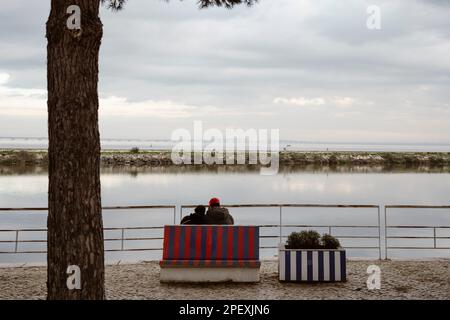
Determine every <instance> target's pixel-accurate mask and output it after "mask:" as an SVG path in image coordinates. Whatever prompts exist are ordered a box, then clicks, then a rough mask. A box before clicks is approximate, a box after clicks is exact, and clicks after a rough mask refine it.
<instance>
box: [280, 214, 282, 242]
mask: <svg viewBox="0 0 450 320" xmlns="http://www.w3.org/2000/svg"><path fill="white" fill-rule="evenodd" d="M282 210H283V209H282V206H280V243H283V211H282Z"/></svg>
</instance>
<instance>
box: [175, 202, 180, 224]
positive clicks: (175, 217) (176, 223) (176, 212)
mask: <svg viewBox="0 0 450 320" xmlns="http://www.w3.org/2000/svg"><path fill="white" fill-rule="evenodd" d="M180 221H181V219H180ZM173 224H177V207H176V206H173Z"/></svg>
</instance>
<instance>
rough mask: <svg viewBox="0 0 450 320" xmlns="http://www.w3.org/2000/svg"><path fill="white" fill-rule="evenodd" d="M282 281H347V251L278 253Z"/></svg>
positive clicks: (302, 250)
mask: <svg viewBox="0 0 450 320" xmlns="http://www.w3.org/2000/svg"><path fill="white" fill-rule="evenodd" d="M278 271H279V278H280V279H279V280H280V281H293V282H336V281H347V268H346V259H345V250H343V249H338V250H327V249H320V250H319V249H317V250H316V249H312V250H308V249H285V248H284V246H283V247H280V248H279V251H278Z"/></svg>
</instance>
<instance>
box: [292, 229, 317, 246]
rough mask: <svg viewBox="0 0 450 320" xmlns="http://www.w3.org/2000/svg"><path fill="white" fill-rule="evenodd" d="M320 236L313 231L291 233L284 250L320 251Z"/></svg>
mask: <svg viewBox="0 0 450 320" xmlns="http://www.w3.org/2000/svg"><path fill="white" fill-rule="evenodd" d="M320 248H321V245H320V234H319V233H318V232H317V231H314V230H308V231H301V232H292V233H291V234H290V235H289V236H288V239H287V243H286V249H320Z"/></svg>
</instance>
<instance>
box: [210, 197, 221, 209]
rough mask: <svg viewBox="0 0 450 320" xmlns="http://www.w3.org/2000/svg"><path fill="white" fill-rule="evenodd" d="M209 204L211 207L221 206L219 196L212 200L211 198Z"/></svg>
mask: <svg viewBox="0 0 450 320" xmlns="http://www.w3.org/2000/svg"><path fill="white" fill-rule="evenodd" d="M209 206H210V207H220V200H219V198H211V200H209Z"/></svg>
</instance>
